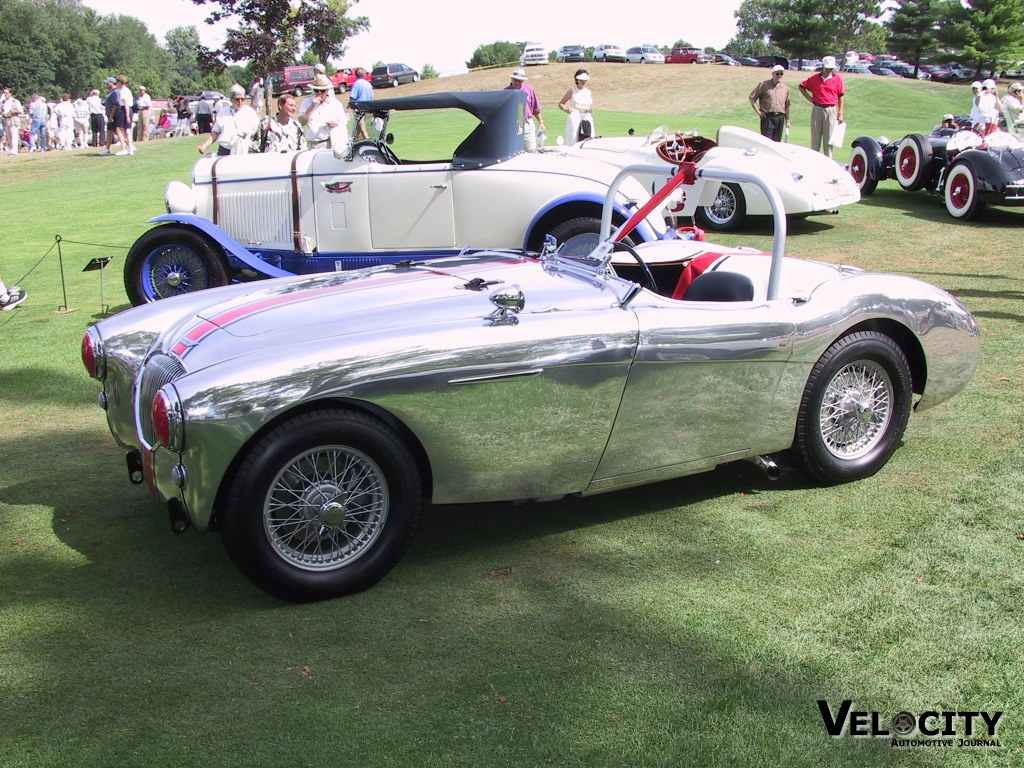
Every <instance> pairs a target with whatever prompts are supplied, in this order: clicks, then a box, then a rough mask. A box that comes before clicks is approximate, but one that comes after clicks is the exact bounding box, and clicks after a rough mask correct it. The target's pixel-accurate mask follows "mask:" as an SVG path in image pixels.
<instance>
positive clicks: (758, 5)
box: [676, 0, 775, 56]
mask: <svg viewBox="0 0 1024 768" xmlns="http://www.w3.org/2000/svg"><path fill="white" fill-rule="evenodd" d="M770 3H771V0H743V2H742V3H740V7H739V8H737V9H736V11H735V12H734V13H733V16H735V17H736V36H735V37H733V38H732V40H730V41H729V43H728V45H726V48H728V49H729V50H732V51H736V52H737V53H741V54H743V55H746V56H767V55H769V54H771V53H774V52H775V51H770V50H768V37H769V35H770V34H771V26H770V24H771V18H772V12H773V11H772V8H771V7H770ZM681 42H682V41H677V43H676V45H679V44H680V43H681Z"/></svg>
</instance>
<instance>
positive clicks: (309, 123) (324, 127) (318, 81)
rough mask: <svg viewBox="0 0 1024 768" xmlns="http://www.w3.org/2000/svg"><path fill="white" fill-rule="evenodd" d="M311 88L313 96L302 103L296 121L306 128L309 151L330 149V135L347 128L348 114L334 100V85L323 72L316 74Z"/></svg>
mask: <svg viewBox="0 0 1024 768" xmlns="http://www.w3.org/2000/svg"><path fill="white" fill-rule="evenodd" d="M312 88H313V95H312V96H310V97H309V98H308V99H306V101H304V102H302V105H303V110H302V112H301V113H300V114H299V117H298V120H299V122H300V123H301V124H302V125H304V126H306V144H307V145H308V146H309V148H310V149H319V148H324V147H330V146H331V145H332V141H331V135H332V133H333V132H334V131H335V130H336V129H337V128H341V129H342V130H343V131H344V130H345V128H346V127H347V126H348V112H346V111H345V107H344V106H343V105H342V103H341V102H340V101H338V100H337V99H336V98H334V83H332V82H331V79H330V78H329V77H328V76H327V75H325V74H324V73H323V72H317V74H316V77H314V78H313V85H312ZM335 135H337V134H335ZM339 140H340V139H339Z"/></svg>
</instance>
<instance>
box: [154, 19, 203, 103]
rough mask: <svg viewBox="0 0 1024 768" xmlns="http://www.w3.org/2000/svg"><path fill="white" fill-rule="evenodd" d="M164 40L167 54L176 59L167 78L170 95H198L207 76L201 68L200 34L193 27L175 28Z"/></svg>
mask: <svg viewBox="0 0 1024 768" xmlns="http://www.w3.org/2000/svg"><path fill="white" fill-rule="evenodd" d="M164 38H165V40H166V41H167V52H168V53H170V54H171V57H172V58H173V59H174V64H173V71H172V72H169V73H168V78H167V84H168V88H169V91H168V94H169V95H172V94H180V93H198V92H199V91H201V90H202V81H203V77H204V74H205V73H204V72H203V69H202V67H200V66H199V53H198V52H199V45H200V43H199V32H198V31H197V30H196V28H195V27H193V26H188V27H175V28H174V29H171V30H168V32H167V34H166V35H165V36H164Z"/></svg>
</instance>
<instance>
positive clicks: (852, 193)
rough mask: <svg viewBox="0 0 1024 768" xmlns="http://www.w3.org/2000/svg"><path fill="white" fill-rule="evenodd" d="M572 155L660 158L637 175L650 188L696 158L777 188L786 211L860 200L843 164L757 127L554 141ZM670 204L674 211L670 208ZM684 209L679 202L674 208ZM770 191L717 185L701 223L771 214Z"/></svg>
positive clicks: (730, 225)
mask: <svg viewBox="0 0 1024 768" xmlns="http://www.w3.org/2000/svg"><path fill="white" fill-rule="evenodd" d="M549 151H550V152H555V153H557V152H560V153H564V154H567V155H569V156H572V157H594V158H600V159H601V160H604V161H606V162H609V163H611V164H613V165H616V166H618V167H620V168H625V167H626V166H629V165H635V164H637V163H647V164H650V163H660V164H663V165H664V166H665V174H664V175H662V174H655V173H647V174H643V175H642V176H639V177H638V178H640V180H641V181H642V182H643V184H644V186H645V187H646V188H647V189H648V190H649V191H651V192H654V191H657V190H658V189H660V188H661V187H662V186H664V184H665V181H666V179H667V178H668V176H670V175H671V174H672V173H673V172H674V170H675V168H676V167H677V166H678V163H679V162H680V161H683V160H688V161H691V162H695V163H696V164H697V168H698V169H703V170H709V171H710V170H726V171H753V172H756V173H758V174H759V175H760V176H762V177H763V178H764V179H766V180H767V181H768V182H769V183H770V184H771V185H772V186H773V187H774V188H775V189H776V190H777V191H778V193H779V196H780V197H781V198H782V204H783V207H784V208H785V212H786V214H787V215H788V216H807V215H811V214H818V213H832V212H835V211H836V209H837V208H839V206H842V205H849V204H850V203H855V202H857V201H858V200H860V190H859V189H858V187H857V183H856V182H855V181H854V180H853V177H852V176H850V174H849V173H847V172H846V171H845V170H844V169H843V168H842V167H841V166H840V165H839V164H838V163H836V162H835V161H834V160H830V159H829V158H827V157H825V156H824V155H822V154H820V153H818V152H815V151H813V150H811V149H808V148H807V147H800V146H797V145H795V144H788V143H785V144H784V143H779V142H775V141H772V140H771V139H767V138H765V137H764V136H761V135H760V134H758V133H754V132H753V131H748V130H747V129H745V128H738V127H736V126H733V125H724V126H722V127H721V128H720V129H719V131H718V136H717V139H716V140H712V139H710V138H707V137H705V136H695V135H688V134H682V133H670V132H669V131H668V130H666V129H665V128H664V127H661V128H657V129H655V130H654V131H653V132H652V133H651V135H650V136H647V137H642V136H623V137H616V138H596V139H588V140H586V141H582V142H580V143H578V144H575V145H573V146H571V147H554V148H552V149H551V150H549ZM707 184H714V185H716V186H717V184H718V182H713V181H704V180H701V179H698V181H697V186H696V187H695V188H694V189H693V190H692V191H690V192H688V194H693V195H696V196H697V197H702V198H704V199H705V200H706V199H707V196H705V195H704V194H703V192H704V189H703V187H704V185H707ZM670 210H671V209H670ZM679 210H681V207H680V208H677V210H676V211H675V212H676V213H678V212H679ZM771 213H772V211H771V207H770V205H769V203H768V199H767V197H766V196H765V194H764V193H763V192H762V191H761V190H760V189H758V187H757V186H755V185H753V184H746V183H741V184H737V183H732V182H729V183H725V184H722V185H721V186H719V187H718V192H717V194H716V195H715V197H714V202H713V203H711V204H709V205H702V206H699V207H698V208H697V210H696V219H697V223H698V224H700V225H701V226H702V227H704V228H706V229H711V230H716V231H719V232H730V231H733V230H736V229H739V228H740V227H741V226H742V225H743V222H744V220H745V219H746V217H747V216H770V215H771Z"/></svg>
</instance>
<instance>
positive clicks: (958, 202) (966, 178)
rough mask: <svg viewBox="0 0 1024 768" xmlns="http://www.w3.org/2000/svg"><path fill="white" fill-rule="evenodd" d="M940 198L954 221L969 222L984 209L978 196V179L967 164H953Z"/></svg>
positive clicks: (947, 174) (983, 204)
mask: <svg viewBox="0 0 1024 768" xmlns="http://www.w3.org/2000/svg"><path fill="white" fill-rule="evenodd" d="M942 197H943V199H944V200H945V201H946V210H947V211H949V215H950V216H952V217H953V218H954V219H960V220H961V221H970V220H971V219H974V218H977V216H978V214H980V213H981V212H982V211H983V210H984V209H985V203H984V202H982V200H981V198H980V196H979V195H978V177H977V176H976V175H975V174H974V169H973V168H971V166H969V165H968V164H967V163H954V164H953V165H952V166H950V168H949V171H948V172H947V173H946V181H945V188H944V189H943V191H942Z"/></svg>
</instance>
